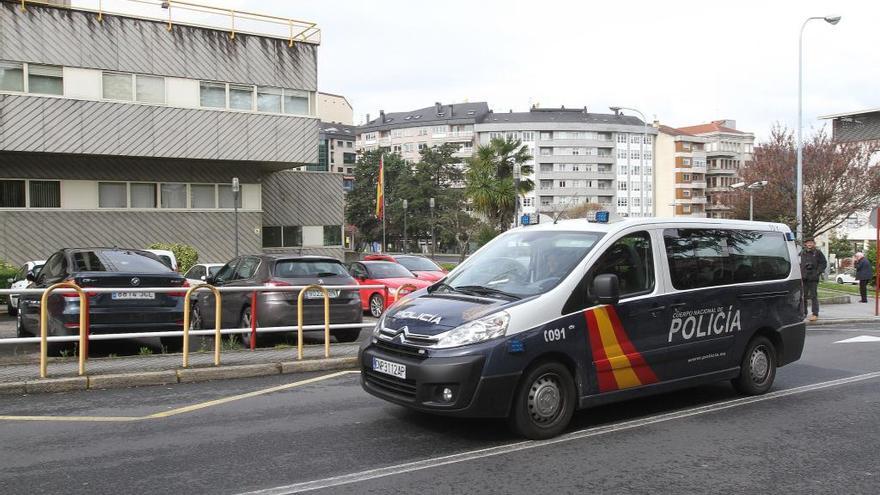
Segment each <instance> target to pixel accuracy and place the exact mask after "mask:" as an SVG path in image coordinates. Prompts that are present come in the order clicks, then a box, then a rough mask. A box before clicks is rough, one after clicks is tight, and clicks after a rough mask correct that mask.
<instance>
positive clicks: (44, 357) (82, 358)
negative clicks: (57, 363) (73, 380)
mask: <svg viewBox="0 0 880 495" xmlns="http://www.w3.org/2000/svg"><path fill="white" fill-rule="evenodd" d="M55 289H74V290H75V291H76V294H77V295H78V296H79V352H78V354H79V375H80V376H82V375H84V374H85V373H86V349H87V346H86V330H87V328H86V323H87V322H88V319H89V315H88V312H87V311H88V308H89V300H88V296H86V293H85V292H83V290H82V289H81V288H80V287H79V286H78V285H76V284H74V283H72V282H61V283H58V284H55V285H51V286H49V287H48V288H46V292H43V296H42V297H41V298H40V378H46V370H47V363H48V359H49V357H48V356H49V340H48V337H49V310H48V306H49V295H50V294H51V293H52V291H54V290H55ZM84 310H85V311H84Z"/></svg>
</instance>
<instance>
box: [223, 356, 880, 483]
mask: <svg viewBox="0 0 880 495" xmlns="http://www.w3.org/2000/svg"><path fill="white" fill-rule="evenodd" d="M874 378H880V371H875V372H872V373H865V374H862V375H856V376H851V377H848V378H841V379H838V380H831V381H827V382H821V383H814V384H810V385H804V386H801V387H795V388H791V389H787V390H779V391H777V392H770V393H768V394H765V395H759V396H754V397H743V398H741V399H733V400H729V401H725V402H718V403H715V404H709V405H705V406H699V407H694V408H691V409H685V410H683V411H676V412H671V413H665V414H659V415H656V416H649V417H646V418H640V419H634V420H630V421H624V422H622V423H615V424H611V425H605V426H596V427H593V428H586V429H583V430H579V431H575V432H572V433H568V434H565V435H561V436H559V437H556V438H551V439H549V440H527V441H523V442H516V443H511V444H507V445H499V446H497V447H490V448H486V449H478V450H471V451H468V452H461V453H458V454H452V455H446V456H440V457H433V458H429V459H424V460H421V461H415V462H407V463H404V464H397V465H394V466H388V467H383V468H377V469H369V470H366V471H361V472H357V473H351V474H344V475H341V476H334V477H330V478H324V479H319V480H314V481H306V482H302V483H294V484H291V485H285V486H279V487H275V488H267V489H264V490H257V491H253V492H246V493H242V494H240V495H288V494H293V493H303V492H308V491H312V490H321V489H324V488H331V487H334V486H340V485H348V484H352V483H358V482H361V481H367V480H372V479H376V478H383V477H386V476H395V475H398V474H403V473H409V472H413V471H421V470H424V469H431V468H436V467H440V466H446V465H449V464H456V463H459V462H466V461H470V460H474V459H481V458H484V457H492V456H496V455H504V454H510V453H513V452H519V451H522V450H529V449H534V448H538V447H546V446H548V445H555V444H558V443H563V442H570V441H572V440H579V439H583V438H588V437H595V436H599V435H604V434H606V433H614V432H617V431H622V430H630V429H634V428H639V427H642V426H648V425H652V424H656V423H662V422H666V421H672V420H675V419H682V418H687V417H691V416H696V415H700V414H707V413H712V412H717V411H721V410H724V409H730V408H733V407H739V406H744V405H747V404H753V403H756V402H763V401H767V400H772V399H778V398H780V397H786V396H789V395H796V394H802V393H805V392H812V391H814V390H822V389H826V388H831V387H838V386H841V385H847V384H850V383H856V382H862V381H865V380H871V379H874Z"/></svg>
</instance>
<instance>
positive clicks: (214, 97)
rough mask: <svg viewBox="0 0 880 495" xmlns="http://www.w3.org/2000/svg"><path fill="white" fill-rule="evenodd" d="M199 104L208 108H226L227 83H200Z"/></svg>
mask: <svg viewBox="0 0 880 495" xmlns="http://www.w3.org/2000/svg"><path fill="white" fill-rule="evenodd" d="M199 92H200V95H199V104H200V105H201V106H203V107H208V108H226V85H225V84H223V83H212V82H201V83H199Z"/></svg>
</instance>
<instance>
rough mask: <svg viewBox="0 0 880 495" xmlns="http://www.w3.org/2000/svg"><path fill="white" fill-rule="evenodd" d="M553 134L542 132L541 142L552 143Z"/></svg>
mask: <svg viewBox="0 0 880 495" xmlns="http://www.w3.org/2000/svg"><path fill="white" fill-rule="evenodd" d="M552 140H553V133H552V132H542V133H541V141H552Z"/></svg>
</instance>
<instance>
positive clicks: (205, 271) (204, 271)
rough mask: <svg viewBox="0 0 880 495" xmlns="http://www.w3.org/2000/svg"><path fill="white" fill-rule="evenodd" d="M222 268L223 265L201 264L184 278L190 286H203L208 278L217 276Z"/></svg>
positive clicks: (194, 266) (190, 270)
mask: <svg viewBox="0 0 880 495" xmlns="http://www.w3.org/2000/svg"><path fill="white" fill-rule="evenodd" d="M221 268H223V263H199V264H196V265H193V266H192V268H190V269H189V270H188V271H187V272H186V275H184V277H186V281H187V282H189V285H190V286H193V285H201V284H203V283H205V280H207V278H208V277H213V276H214V275H216V274H217V272H218V271H220V269H221Z"/></svg>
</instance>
